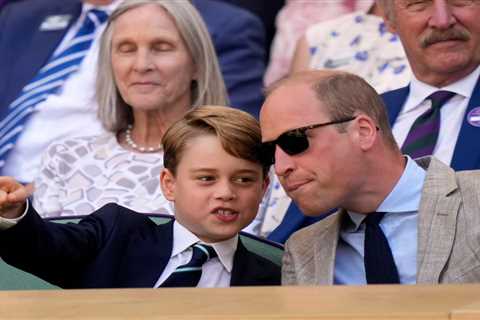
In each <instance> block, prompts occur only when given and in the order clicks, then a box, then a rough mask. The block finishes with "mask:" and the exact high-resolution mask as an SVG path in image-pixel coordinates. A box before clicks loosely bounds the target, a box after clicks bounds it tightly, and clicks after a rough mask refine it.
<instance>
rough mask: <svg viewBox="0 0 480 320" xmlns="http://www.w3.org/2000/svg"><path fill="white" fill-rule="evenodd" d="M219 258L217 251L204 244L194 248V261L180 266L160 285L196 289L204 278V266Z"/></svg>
mask: <svg viewBox="0 0 480 320" xmlns="http://www.w3.org/2000/svg"><path fill="white" fill-rule="evenodd" d="M216 256H217V253H216V252H215V250H214V249H213V248H212V247H210V246H207V245H204V244H199V243H197V244H195V245H194V246H193V253H192V259H191V260H190V261H189V262H188V263H187V264H184V265H181V266H179V267H178V268H177V269H175V271H174V272H173V273H172V274H171V275H170V276H169V277H168V278H167V279H166V280H165V281H164V282H163V283H162V284H161V285H160V287H195V286H197V284H198V281H200V277H201V276H202V266H203V264H204V263H205V262H207V261H208V260H210V259H212V258H214V257H216Z"/></svg>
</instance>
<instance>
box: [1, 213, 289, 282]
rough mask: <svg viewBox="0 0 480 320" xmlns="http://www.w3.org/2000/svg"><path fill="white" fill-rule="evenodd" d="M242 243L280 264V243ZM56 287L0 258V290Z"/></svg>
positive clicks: (158, 219)
mask: <svg viewBox="0 0 480 320" xmlns="http://www.w3.org/2000/svg"><path fill="white" fill-rule="evenodd" d="M149 217H150V219H152V220H153V221H154V222H155V223H157V224H162V223H167V222H169V221H171V219H172V217H171V216H168V215H149ZM80 219H81V217H76V218H67V219H65V218H54V219H49V220H50V221H54V222H58V223H67V222H73V223H77V222H78V221H80ZM240 237H241V239H242V242H243V244H244V245H245V247H247V249H248V250H250V251H252V252H254V253H256V254H258V255H260V256H262V257H265V258H267V259H269V260H270V261H272V262H274V263H275V264H277V265H281V262H282V255H283V247H282V245H280V244H277V243H274V242H271V241H268V240H264V239H261V238H259V237H256V236H254V235H251V234H248V233H244V232H242V233H241V234H240ZM46 289H58V287H57V286H54V285H52V284H50V283H48V282H46V281H44V280H42V279H40V278H38V277H36V276H33V275H31V274H29V273H27V272H24V271H21V270H20V269H17V268H15V267H12V266H10V265H8V264H6V263H5V262H4V261H3V260H2V259H0V290H46Z"/></svg>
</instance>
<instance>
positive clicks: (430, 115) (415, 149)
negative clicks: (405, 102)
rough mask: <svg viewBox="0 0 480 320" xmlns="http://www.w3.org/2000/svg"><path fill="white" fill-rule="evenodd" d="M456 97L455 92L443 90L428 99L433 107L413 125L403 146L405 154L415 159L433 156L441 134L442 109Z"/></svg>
mask: <svg viewBox="0 0 480 320" xmlns="http://www.w3.org/2000/svg"><path fill="white" fill-rule="evenodd" d="M454 95H455V93H453V92H450V91H445V90H441V91H437V92H434V93H432V94H431V95H430V96H428V97H427V99H426V100H430V101H431V103H432V106H431V108H430V109H428V110H427V111H425V112H424V113H423V114H421V115H420V116H419V117H418V118H417V119H416V120H415V122H414V123H413V124H412V127H411V128H410V131H409V132H408V135H407V138H406V139H405V142H404V143H403V146H402V153H403V154H408V155H409V156H410V157H412V158H413V159H416V158H420V157H424V156H430V155H432V154H433V150H434V149H435V145H436V144H437V140H438V133H439V132H440V108H441V107H442V106H443V105H444V104H445V103H446V102H447V101H448V100H450V99H451V98H452V97H453V96H454Z"/></svg>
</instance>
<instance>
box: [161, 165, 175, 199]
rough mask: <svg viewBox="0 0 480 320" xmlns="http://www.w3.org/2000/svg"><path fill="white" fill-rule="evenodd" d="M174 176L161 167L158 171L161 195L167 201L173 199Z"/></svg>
mask: <svg viewBox="0 0 480 320" xmlns="http://www.w3.org/2000/svg"><path fill="white" fill-rule="evenodd" d="M175 182H176V180H175V176H174V175H173V173H172V172H170V170H168V169H165V168H164V169H163V170H162V172H161V173H160V187H161V188H162V192H163V196H164V197H165V198H166V199H167V200H169V201H175Z"/></svg>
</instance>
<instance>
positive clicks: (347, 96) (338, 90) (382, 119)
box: [266, 70, 398, 150]
mask: <svg viewBox="0 0 480 320" xmlns="http://www.w3.org/2000/svg"><path fill="white" fill-rule="evenodd" d="M295 83H306V84H307V85H309V86H310V88H311V89H312V90H313V92H314V93H315V96H316V97H317V99H318V100H319V101H320V102H321V103H322V104H323V105H324V106H325V108H326V110H324V111H326V113H327V114H328V115H329V116H330V117H331V121H338V120H342V119H346V118H350V117H353V116H355V115H357V114H365V115H367V116H368V117H370V118H371V119H372V120H373V121H374V122H375V123H376V125H377V126H378V128H379V129H380V131H381V135H382V137H383V139H384V141H385V142H386V143H387V145H389V146H391V147H392V148H394V149H397V150H398V145H397V143H396V141H395V138H394V137H393V134H392V130H391V127H390V123H389V120H388V115H387V111H386V110H387V109H386V107H385V104H384V103H383V100H382V98H381V97H380V96H379V95H378V93H377V92H376V91H375V89H373V87H372V86H370V85H369V84H368V83H367V82H366V81H365V80H364V79H363V78H361V77H359V76H357V75H354V74H352V73H348V72H343V71H330V70H316V71H306V72H299V73H295V74H293V75H292V76H290V77H288V78H284V79H282V80H279V81H277V82H276V83H274V84H273V85H272V86H271V87H270V88H268V89H267V91H266V94H267V96H268V95H270V94H271V93H272V92H274V91H275V90H276V89H277V88H280V87H283V86H285V85H287V84H295ZM336 126H337V128H338V130H340V131H343V130H345V126H346V124H337V125H336Z"/></svg>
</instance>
